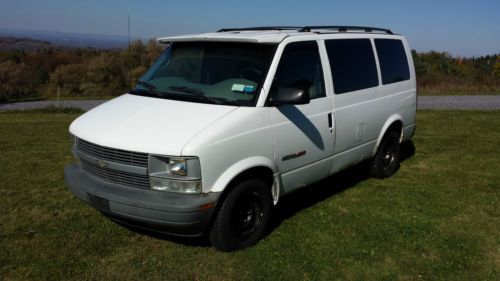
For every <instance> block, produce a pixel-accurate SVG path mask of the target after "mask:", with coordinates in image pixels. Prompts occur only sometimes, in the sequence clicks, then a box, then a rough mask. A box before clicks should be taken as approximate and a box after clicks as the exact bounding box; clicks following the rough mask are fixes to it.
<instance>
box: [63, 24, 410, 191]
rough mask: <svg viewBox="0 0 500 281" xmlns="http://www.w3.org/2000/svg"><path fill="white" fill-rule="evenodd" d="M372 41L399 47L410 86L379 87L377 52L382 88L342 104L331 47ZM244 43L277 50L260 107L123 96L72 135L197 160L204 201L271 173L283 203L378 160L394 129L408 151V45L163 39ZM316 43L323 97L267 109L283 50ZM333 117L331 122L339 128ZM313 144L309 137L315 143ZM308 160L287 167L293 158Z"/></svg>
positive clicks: (262, 36)
mask: <svg viewBox="0 0 500 281" xmlns="http://www.w3.org/2000/svg"><path fill="white" fill-rule="evenodd" d="M344 38H369V39H370V40H372V47H374V44H373V39H374V38H385V39H387V38H392V39H399V40H402V42H403V44H404V47H405V51H406V56H407V60H408V64H409V68H410V79H409V80H406V81H402V82H398V83H393V84H389V85H382V83H381V79H380V77H381V74H380V67H379V65H378V58H377V52H376V51H375V49H374V54H375V59H376V62H377V70H378V76H379V85H378V86H377V87H373V88H369V89H365V90H360V91H357V92H352V93H348V94H342V95H335V94H334V86H333V83H332V78H331V69H330V64H329V61H328V56H327V52H326V49H325V45H324V40H328V39H344ZM200 40H202V41H203V40H210V41H239V42H254V43H255V42H257V43H277V44H279V46H278V48H277V51H276V54H275V57H274V59H273V61H272V63H271V66H270V69H269V72H268V75H267V78H266V80H265V83H264V85H263V88H262V90H261V93H260V96H259V100H258V102H257V105H256V106H255V107H235V106H225V105H213V104H202V103H195V102H184V101H174V100H167V99H158V98H152V97H140V96H136V95H130V94H125V95H123V96H120V97H118V98H115V99H113V100H111V101H109V102H107V103H104V104H102V105H101V106H98V107H97V108H95V109H93V110H91V111H89V112H87V113H85V114H84V115H82V116H81V117H79V118H78V119H77V120H75V121H74V122H73V123H72V124H71V126H70V132H71V133H72V134H73V135H75V136H77V137H79V138H82V139H84V140H87V141H89V142H92V143H95V144H98V145H102V146H107V147H112V148H117V149H123V150H130V151H137V152H144V153H151V154H159V155H169V156H196V157H199V159H200V163H201V174H202V185H203V192H206V193H208V192H221V191H224V190H225V189H226V187H227V186H228V185H229V183H230V182H231V180H232V179H234V178H235V177H237V176H238V175H240V174H241V173H242V172H244V171H246V170H248V169H251V168H254V167H266V168H269V169H270V170H272V171H273V173H274V174H275V180H276V179H278V180H279V181H280V187H281V190H280V196H282V195H284V194H286V193H289V192H291V191H293V190H295V189H297V188H300V187H302V186H304V185H308V184H311V183H313V182H315V181H319V180H321V179H323V178H325V177H327V176H329V175H332V174H334V173H336V172H338V171H340V170H342V169H344V168H346V167H348V166H351V165H354V164H356V163H358V162H360V161H362V160H365V159H369V158H371V157H373V156H374V154H375V152H376V150H377V147H378V144H379V143H380V141H381V139H382V137H383V135H384V134H385V132H386V130H387V128H388V127H389V126H390V125H391V124H392V123H393V122H395V121H400V122H402V124H403V130H402V133H403V134H402V138H401V141H404V140H407V139H409V138H411V136H412V135H413V132H414V130H415V113H416V80H415V71H414V66H413V60H412V57H411V53H410V48H409V46H408V43H407V41H406V39H405V38H404V37H403V36H399V35H386V34H377V33H373V34H372V33H332V34H315V33H307V34H300V35H299V34H297V33H296V32H290V33H286V32H261V31H259V32H248V33H245V35H242V34H237V35H234V34H231V33H230V34H226V35H224V34H221V33H213V34H205V35H197V36H185V37H172V38H163V39H159V41H160V42H175V41H200ZM310 40H315V41H317V42H318V45H319V51H320V56H321V59H322V66H323V73H324V80H325V87H326V95H327V96H326V97H323V98H318V99H313V100H311V102H310V103H309V104H305V105H286V106H280V107H272V106H266V104H265V103H266V100H267V99H268V90H269V89H270V87H271V84H272V81H273V78H274V75H275V72H276V69H277V66H278V63H279V60H280V58H281V54H282V52H283V49H284V47H285V46H286V45H287V44H289V43H291V42H298V41H310ZM328 114H331V115H332V117H333V126H332V128H330V127H329V125H328ZM299 115H300V117H301V118H304V117H305V118H306V121H308V123H307V126H309V127H310V129H312V133H310V134H305V133H304V132H303V131H302V130H301V129H300V128H298V127H297V126H296V125H295V124H294V122H293V119H294V118H297V116H299ZM311 136H312V137H311ZM300 151H306V154H305V155H304V156H302V157H298V158H295V159H292V160H287V161H282V158H283V157H284V156H286V155H290V154H293V153H297V152H300Z"/></svg>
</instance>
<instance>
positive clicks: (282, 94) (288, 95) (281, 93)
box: [270, 87, 310, 105]
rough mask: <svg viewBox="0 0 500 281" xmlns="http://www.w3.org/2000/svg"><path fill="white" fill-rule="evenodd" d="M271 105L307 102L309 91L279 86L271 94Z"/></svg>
mask: <svg viewBox="0 0 500 281" xmlns="http://www.w3.org/2000/svg"><path fill="white" fill-rule="evenodd" d="M270 101H271V104H272V105H285V104H308V103H309V101H310V98H309V93H308V92H307V91H304V90H303V89H297V88H288V87H280V88H279V89H278V90H277V91H274V93H273V95H272V96H271V100H270Z"/></svg>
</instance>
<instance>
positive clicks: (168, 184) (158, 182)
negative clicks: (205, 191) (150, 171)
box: [149, 177, 202, 193]
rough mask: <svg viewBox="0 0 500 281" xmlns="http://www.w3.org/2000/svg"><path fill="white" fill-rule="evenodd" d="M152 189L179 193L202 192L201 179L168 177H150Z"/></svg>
mask: <svg viewBox="0 0 500 281" xmlns="http://www.w3.org/2000/svg"><path fill="white" fill-rule="evenodd" d="M149 179H150V180H149V181H150V183H151V189H153V190H159V191H171V192H179V193H201V191H202V190H201V181H199V180H194V181H182V180H174V179H167V178H157V177H150V178H149Z"/></svg>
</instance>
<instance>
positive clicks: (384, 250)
mask: <svg viewBox="0 0 500 281" xmlns="http://www.w3.org/2000/svg"><path fill="white" fill-rule="evenodd" d="M76 116H77V115H75V114H59V113H50V114H49V113H40V112H23V113H0V280H500V235H499V234H500V158H499V157H500V130H499V128H500V111H490V112H478V111H419V112H418V125H417V133H416V135H415V137H414V146H415V148H416V151H415V154H414V155H413V156H411V154H412V153H411V147H412V146H411V145H410V144H405V153H406V154H408V155H409V156H410V157H408V158H407V159H406V160H405V161H404V162H403V163H402V166H401V169H400V170H399V172H398V173H397V174H396V175H395V176H394V177H392V178H390V179H386V180H375V179H366V178H365V177H364V176H363V175H364V174H363V173H362V172H361V171H360V170H359V169H354V170H352V169H351V170H350V171H348V172H345V173H342V174H340V175H337V176H335V177H332V178H330V179H328V180H325V181H323V182H320V183H318V184H315V185H313V186H310V187H307V188H305V189H303V190H301V191H299V192H297V193H294V194H292V195H289V196H288V197H286V198H284V200H283V201H282V203H283V204H282V205H281V206H280V208H279V209H278V210H277V212H276V213H277V215H276V218H275V221H274V223H273V229H272V231H270V233H269V235H267V236H266V238H265V239H264V240H263V241H261V242H260V243H259V244H258V245H256V246H255V247H253V248H250V249H246V250H243V251H240V252H236V253H221V252H218V251H216V250H215V249H214V248H212V247H209V246H206V245H204V244H203V243H200V242H199V241H194V242H190V241H178V240H175V241H173V240H172V239H165V238H164V237H162V238H158V237H153V236H149V235H144V234H140V233H136V232H133V231H131V230H129V229H127V228H124V227H121V226H119V225H116V224H115V223H113V222H111V221H110V220H108V219H107V218H105V217H104V216H102V215H101V214H100V213H98V212H97V211H95V210H94V209H92V208H90V207H88V206H87V205H85V204H84V203H82V202H80V201H79V200H78V199H76V198H75V197H74V196H73V195H72V194H71V193H70V192H69V191H68V190H67V189H66V187H65V185H64V182H63V167H64V166H65V165H67V164H68V163H71V162H72V157H71V154H70V138H69V136H68V133H67V128H68V125H69V123H70V122H71V120H73V119H74V118H75V117H76Z"/></svg>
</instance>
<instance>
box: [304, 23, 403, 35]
mask: <svg viewBox="0 0 500 281" xmlns="http://www.w3.org/2000/svg"><path fill="white" fill-rule="evenodd" d="M314 29H336V30H338V31H339V32H347V31H348V30H362V31H365V32H373V31H383V32H385V33H387V34H394V33H392V31H391V30H390V29H386V28H378V27H369V26H347V25H317V26H304V27H302V28H301V29H299V32H311V30H314Z"/></svg>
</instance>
